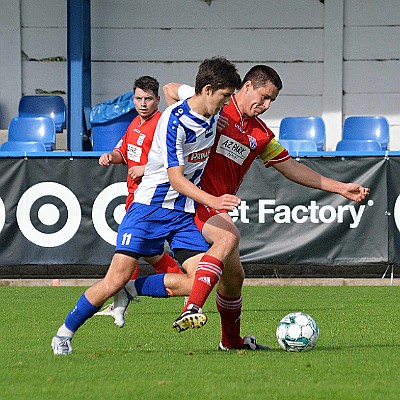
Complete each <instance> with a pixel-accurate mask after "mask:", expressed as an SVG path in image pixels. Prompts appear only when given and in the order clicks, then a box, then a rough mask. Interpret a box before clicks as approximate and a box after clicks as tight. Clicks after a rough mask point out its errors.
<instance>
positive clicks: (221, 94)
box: [207, 88, 235, 116]
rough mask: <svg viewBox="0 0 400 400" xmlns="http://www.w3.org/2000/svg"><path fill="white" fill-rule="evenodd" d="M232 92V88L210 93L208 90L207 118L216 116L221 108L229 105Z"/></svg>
mask: <svg viewBox="0 0 400 400" xmlns="http://www.w3.org/2000/svg"><path fill="white" fill-rule="evenodd" d="M234 91H235V89H234V88H224V89H218V90H216V91H215V92H212V91H211V89H210V90H209V91H208V96H207V114H208V115H207V116H211V115H216V114H218V112H219V110H220V109H221V108H222V107H223V106H225V105H226V104H229V101H230V98H231V95H232V93H233V92H234Z"/></svg>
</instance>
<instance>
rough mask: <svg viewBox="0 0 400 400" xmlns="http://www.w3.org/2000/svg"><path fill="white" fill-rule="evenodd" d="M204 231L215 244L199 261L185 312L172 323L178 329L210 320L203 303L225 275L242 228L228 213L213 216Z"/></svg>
mask: <svg viewBox="0 0 400 400" xmlns="http://www.w3.org/2000/svg"><path fill="white" fill-rule="evenodd" d="M202 234H203V237H204V238H205V239H206V241H207V242H208V243H210V244H212V245H211V247H210V249H209V250H208V251H207V252H206V254H205V255H204V256H203V257H202V258H201V259H200V261H199V263H198V264H197V267H196V272H195V276H194V281H193V286H192V290H191V292H190V295H189V299H188V301H187V303H186V305H185V307H184V308H183V310H182V313H181V315H180V316H179V317H178V318H177V319H176V320H175V321H174V322H173V325H172V326H173V327H174V328H176V329H177V330H178V332H181V331H183V330H186V329H187V328H198V327H201V326H203V325H204V323H205V322H206V321H207V318H206V317H205V315H204V314H203V312H202V307H203V305H204V303H205V302H206V300H207V298H208V296H209V295H210V293H211V292H212V290H213V289H214V287H215V286H216V285H217V284H218V282H219V280H220V278H221V276H222V273H223V271H224V264H223V261H224V260H225V259H227V258H228V257H229V255H230V254H231V253H232V251H233V250H234V249H235V248H236V247H237V246H238V244H239V238H240V234H239V231H238V229H237V228H236V226H235V225H234V224H233V222H232V220H231V218H230V217H229V215H227V214H225V213H222V214H216V215H213V216H212V217H211V218H209V219H208V221H207V223H206V224H205V225H204V227H203V230H202Z"/></svg>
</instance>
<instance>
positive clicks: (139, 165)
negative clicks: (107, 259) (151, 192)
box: [99, 76, 182, 279]
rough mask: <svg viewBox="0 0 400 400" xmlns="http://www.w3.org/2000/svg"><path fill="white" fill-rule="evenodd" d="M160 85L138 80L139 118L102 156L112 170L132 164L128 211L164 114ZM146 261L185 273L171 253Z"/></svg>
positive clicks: (163, 270) (158, 269) (161, 270)
mask: <svg viewBox="0 0 400 400" xmlns="http://www.w3.org/2000/svg"><path fill="white" fill-rule="evenodd" d="M159 86H160V84H159V82H158V81H157V80H156V79H155V78H153V77H151V76H141V77H140V78H138V79H136V80H135V82H134V85H133V92H134V94H133V102H134V105H135V109H136V111H137V112H138V115H137V116H136V117H135V118H134V119H133V121H132V122H131V123H130V125H129V127H128V129H127V130H126V133H125V135H124V136H123V137H122V139H121V140H120V141H119V142H118V143H117V145H116V146H115V148H114V150H113V151H112V152H111V153H105V154H102V155H101V156H100V158H99V164H100V165H102V166H103V167H108V166H109V165H110V164H125V165H128V176H127V185H128V196H127V198H126V205H125V210H128V208H129V206H130V205H131V204H132V202H133V199H134V192H135V190H136V189H137V187H138V185H139V183H140V182H141V180H142V176H143V173H144V168H145V165H146V164H147V159H148V155H149V151H150V147H151V144H152V143H153V137H154V131H155V129H156V126H157V123H158V120H159V119H160V117H161V112H160V111H159V110H158V105H159V103H160V96H159V93H158V92H159ZM144 260H145V261H146V262H147V263H149V264H150V265H152V266H153V267H154V269H155V270H156V272H157V273H166V272H171V273H182V271H181V270H180V268H179V267H178V265H177V263H176V262H175V260H174V259H173V258H172V257H171V256H170V255H168V254H167V253H164V254H162V255H159V256H154V257H148V258H144ZM138 274H139V268H136V269H135V271H134V273H133V275H132V279H136V278H137V277H138Z"/></svg>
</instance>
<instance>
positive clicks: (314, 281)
mask: <svg viewBox="0 0 400 400" xmlns="http://www.w3.org/2000/svg"><path fill="white" fill-rule="evenodd" d="M98 280H99V279H0V286H91V285H93V284H94V283H95V282H98ZM244 286H400V279H399V278H396V279H390V278H385V279H381V278H378V279H376V278H370V279H359V278H354V279H352V278H272V279H267V278H247V279H245V280H244Z"/></svg>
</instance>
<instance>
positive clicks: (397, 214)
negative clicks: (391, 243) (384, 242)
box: [393, 196, 400, 231]
mask: <svg viewBox="0 0 400 400" xmlns="http://www.w3.org/2000/svg"><path fill="white" fill-rule="evenodd" d="M393 212H394V222H395V223H396V226H397V229H398V230H399V231H400V196H397V199H396V202H395V203H394V210H393Z"/></svg>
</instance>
